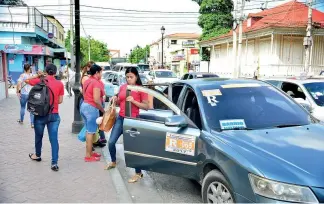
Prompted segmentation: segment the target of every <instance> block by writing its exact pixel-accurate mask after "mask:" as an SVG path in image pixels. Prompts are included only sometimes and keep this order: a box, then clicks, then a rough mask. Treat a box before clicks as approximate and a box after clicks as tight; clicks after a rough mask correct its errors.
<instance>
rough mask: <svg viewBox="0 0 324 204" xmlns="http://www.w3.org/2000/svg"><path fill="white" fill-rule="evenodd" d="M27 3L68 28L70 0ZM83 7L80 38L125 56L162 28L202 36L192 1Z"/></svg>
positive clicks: (96, 0) (87, 0)
mask: <svg viewBox="0 0 324 204" xmlns="http://www.w3.org/2000/svg"><path fill="white" fill-rule="evenodd" d="M264 1H266V0H251V1H250V2H247V4H246V10H245V13H246V14H248V13H251V12H258V11H260V9H257V8H259V7H260V6H261V3H262V2H264ZM287 1H289V0H273V1H271V3H268V8H271V7H273V6H276V5H278V4H282V3H285V2H287ZM24 2H25V3H26V4H27V5H29V6H36V7H37V8H38V10H39V11H41V12H42V13H44V14H51V15H54V16H55V18H57V19H58V20H59V21H60V22H61V23H62V24H63V26H64V27H65V31H67V30H68V29H69V27H70V17H69V14H70V11H69V4H70V0H24ZM317 2H320V3H319V4H317V5H316V7H317V8H319V6H322V7H324V0H317ZM80 4H81V9H80V10H81V22H82V25H83V27H82V26H81V29H80V32H81V36H86V35H90V36H92V37H93V38H95V39H97V40H101V41H104V42H105V43H107V45H108V48H109V49H117V50H121V55H122V56H123V55H125V54H126V53H129V52H130V49H132V48H133V47H135V46H136V45H139V46H145V45H147V44H151V43H152V42H154V41H156V40H158V39H159V38H160V37H161V31H160V28H161V26H162V25H163V26H164V27H165V30H166V31H165V32H166V34H172V33H201V28H200V27H199V26H198V24H197V22H198V16H199V13H198V11H199V6H198V4H197V3H196V2H193V1H192V0H80ZM57 5H60V6H57ZM89 6H91V7H96V8H91V7H89ZM107 8H113V9H117V10H111V9H107ZM118 9H124V10H118ZM125 10H136V11H125ZM323 10H324V8H323ZM138 11H142V12H138ZM143 11H149V12H143ZM165 12H167V13H165ZM171 12H173V13H171Z"/></svg>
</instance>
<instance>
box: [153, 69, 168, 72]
mask: <svg viewBox="0 0 324 204" xmlns="http://www.w3.org/2000/svg"><path fill="white" fill-rule="evenodd" d="M152 71H155V72H156V71H158V72H161V71H162V72H163V71H165V72H172V71H171V70H168V69H154V70H152Z"/></svg>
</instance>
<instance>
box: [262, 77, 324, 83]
mask: <svg viewBox="0 0 324 204" xmlns="http://www.w3.org/2000/svg"><path fill="white" fill-rule="evenodd" d="M261 80H263V81H270V80H275V81H283V82H290V83H295V84H307V83H314V82H324V80H323V79H289V78H288V79H287V78H267V79H261Z"/></svg>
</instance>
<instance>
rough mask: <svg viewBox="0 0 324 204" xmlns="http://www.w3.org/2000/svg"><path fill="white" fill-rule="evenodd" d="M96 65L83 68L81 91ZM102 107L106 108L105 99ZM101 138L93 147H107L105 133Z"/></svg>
mask: <svg viewBox="0 0 324 204" xmlns="http://www.w3.org/2000/svg"><path fill="white" fill-rule="evenodd" d="M94 64H95V63H94V62H93V61H89V62H88V63H87V64H86V66H84V67H83V70H82V76H81V89H83V87H84V83H85V82H86V81H87V80H88V79H89V77H90V76H89V75H90V74H89V71H90V68H91V66H92V65H94ZM100 83H102V81H101V80H100ZM102 85H103V86H104V87H105V85H104V84H103V83H102ZM81 93H82V90H81ZM82 102H83V101H81V102H80V107H81V104H82ZM102 106H103V107H104V108H105V100H104V99H103V102H102ZM99 116H103V112H101V111H99ZM99 136H100V138H99V140H98V142H96V143H94V144H93V146H94V147H105V146H106V143H107V140H106V136H105V133H104V131H102V130H99ZM93 151H94V149H93Z"/></svg>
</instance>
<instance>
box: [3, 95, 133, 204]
mask: <svg viewBox="0 0 324 204" xmlns="http://www.w3.org/2000/svg"><path fill="white" fill-rule="evenodd" d="M73 100H74V97H71V98H69V97H64V102H63V104H62V105H61V106H60V115H61V124H60V129H59V144H60V152H59V156H60V158H59V163H58V164H59V167H60V171H59V172H53V171H52V170H51V169H50V164H51V148H50V143H49V140H48V135H47V131H46V130H45V135H44V138H43V151H42V159H43V160H42V162H34V161H31V160H30V159H29V157H28V154H29V153H34V132H33V129H31V128H30V123H29V113H28V112H26V115H25V122H24V124H23V125H19V124H18V123H17V122H16V121H17V119H18V116H19V110H20V105H19V101H18V99H17V98H16V96H15V95H12V94H11V95H10V97H9V98H8V99H4V100H1V101H0V121H1V123H0V130H1V132H2V136H1V140H0V152H1V154H0V202H7V203H8V202H15V203H18V202H19V203H21V202H28V203H32V202H41V203H45V202H46V203H48V202H55V203H63V202H73V203H76V202H82V203H88V202H91V203H103V202H104V203H107V202H109V203H113V202H114V203H115V202H128V201H129V199H128V196H129V195H128V192H125V191H127V189H126V188H125V186H123V185H124V183H123V182H122V183H121V181H122V180H121V181H120V178H119V177H120V174H119V173H118V172H114V171H112V172H108V171H104V170H103V168H104V165H105V161H104V160H105V159H104V158H103V157H102V158H101V161H100V162H95V163H85V162H84V161H83V158H84V155H85V144H84V143H81V142H80V141H79V140H78V139H77V136H76V135H74V134H72V133H71V126H72V121H73ZM45 129H46V128H45ZM97 151H98V152H100V149H98V150H97ZM118 176H119V177H118ZM118 179H119V180H118ZM130 202H131V201H130Z"/></svg>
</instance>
